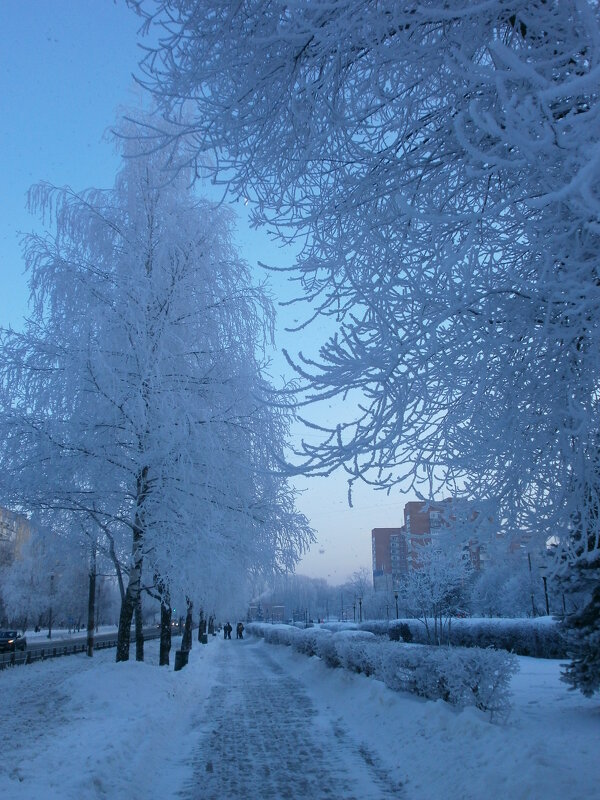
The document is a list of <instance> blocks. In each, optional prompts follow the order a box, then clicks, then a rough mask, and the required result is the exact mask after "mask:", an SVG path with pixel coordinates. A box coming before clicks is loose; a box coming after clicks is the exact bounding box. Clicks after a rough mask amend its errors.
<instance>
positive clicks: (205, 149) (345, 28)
mask: <svg viewBox="0 0 600 800" xmlns="http://www.w3.org/2000/svg"><path fill="white" fill-rule="evenodd" d="M131 5H132V6H133V7H135V8H136V9H137V10H138V11H139V12H140V13H142V14H146V17H147V22H148V25H149V26H152V25H156V26H158V29H159V33H160V40H159V44H158V45H157V46H156V47H155V48H154V50H151V51H150V52H149V53H148V56H147V58H146V59H145V61H144V63H143V67H142V68H143V70H144V72H145V81H146V84H147V86H149V88H150V89H151V90H152V91H153V93H154V95H155V96H156V97H157V98H158V101H159V102H160V103H161V104H162V108H163V112H164V114H165V116H166V117H167V118H169V119H171V120H174V121H177V122H180V123H181V124H180V126H179V127H178V128H177V131H176V133H175V134H173V133H172V132H171V131H167V132H166V133H165V134H163V135H162V137H161V135H160V134H156V132H155V130H154V129H150V128H148V129H147V133H148V138H149V141H150V142H154V140H155V136H158V138H159V139H162V144H166V145H170V146H172V147H173V146H175V145H179V144H180V142H181V139H182V138H183V140H184V142H185V144H184V152H183V153H182V157H181V160H180V163H181V164H189V165H193V166H194V167H195V168H196V169H198V170H200V171H202V170H205V171H211V172H212V174H213V176H216V179H217V180H221V181H223V182H225V183H227V185H228V186H229V188H230V190H231V191H232V192H233V194H234V195H235V196H238V197H243V198H246V199H248V200H249V201H250V202H251V203H253V207H254V220H255V222H256V223H259V224H260V223H262V224H268V225H270V227H271V229H272V230H273V231H275V232H276V233H277V234H279V235H280V236H281V237H283V238H284V239H286V238H293V237H295V236H298V237H302V238H301V239H299V241H301V242H302V248H301V252H300V256H299V258H298V269H299V271H300V272H299V274H300V280H301V285H302V288H303V290H304V296H305V298H306V299H307V300H308V301H310V303H311V305H312V306H316V308H317V310H318V312H319V313H320V314H322V315H327V316H329V317H330V318H331V319H332V320H335V321H336V322H337V325H338V332H337V333H336V334H335V335H334V336H332V337H331V338H330V339H329V340H328V341H326V342H325V343H324V344H323V345H322V347H321V348H320V350H319V354H318V357H317V358H314V357H312V358H311V357H310V354H309V355H308V356H307V357H306V358H305V357H303V356H302V355H300V358H299V359H296V361H297V368H298V370H299V372H300V374H301V375H302V376H303V378H304V379H305V381H306V398H307V400H308V401H311V400H314V399H319V398H321V399H323V398H328V399H330V398H332V397H343V398H345V399H346V403H347V404H348V403H349V402H352V401H353V402H354V404H355V408H356V413H355V416H354V419H353V420H351V421H350V422H348V423H345V424H344V425H340V426H339V427H338V428H337V430H333V431H330V432H327V431H323V438H322V442H321V443H320V444H316V445H315V444H314V443H310V444H309V443H306V444H305V445H304V447H303V450H302V455H303V460H302V468H303V469H313V470H315V471H317V472H322V473H327V472H329V471H330V470H332V469H334V468H335V467H336V466H338V465H340V464H343V465H344V466H345V468H346V469H347V470H348V473H349V476H350V480H355V479H357V478H364V479H365V480H368V481H372V482H374V483H375V484H377V485H379V486H382V487H385V488H389V487H390V486H393V485H396V484H402V485H403V487H404V488H407V487H409V488H414V489H415V490H417V491H418V492H419V493H420V494H421V495H423V496H424V497H425V498H429V497H430V496H431V495H432V493H433V492H435V490H436V489H438V488H440V486H442V485H446V486H447V487H449V488H450V490H451V491H452V492H453V493H455V492H456V491H457V490H460V491H461V492H463V493H464V494H465V495H466V496H467V497H471V498H477V499H489V500H490V501H493V502H495V503H497V505H498V507H499V508H498V511H497V517H496V518H497V519H500V520H502V521H503V523H505V524H506V526H507V528H509V529H510V528H512V529H515V530H516V529H519V530H527V531H528V532H532V533H533V534H535V535H537V536H538V537H540V538H541V540H542V542H543V541H545V539H547V538H548V537H549V536H550V535H557V536H558V537H559V538H560V541H561V546H562V547H563V548H564V550H565V551H566V554H567V557H566V559H565V560H564V561H562V562H561V563H563V564H566V565H570V564H572V563H574V562H577V561H580V560H582V559H583V560H584V561H585V560H589V559H590V558H591V559H594V558H596V557H597V556H596V555H595V554H597V551H598V550H599V549H600V525H599V523H598V519H597V514H596V509H597V507H598V492H599V490H600V479H599V478H600V476H599V471H600V459H599V458H598V452H599V449H598V433H597V431H598V391H597V384H598V376H599V373H600V369H599V367H600V365H599V363H598V358H599V355H598V354H599V352H600V348H599V344H600V342H599V331H600V328H599V326H598V319H599V313H598V306H599V292H600V282H599V280H598V271H599V270H598V252H599V244H600V197H599V195H598V188H597V187H598V185H599V178H600V157H599V155H598V153H599V152H600V149H599V148H600V124H599V122H600V120H599V116H600V94H599V93H598V76H599V74H600V73H599V70H600V11H599V9H598V6H597V4H593V3H589V2H586V0H565V2H549V0H534V1H533V2H529V1H527V2H526V0H516V1H515V2H510V3H508V2H506V0H492V1H491V2H472V0H452V1H451V2H448V3H439V2H437V0H425V2H421V3H418V4H415V3H408V4H399V3H396V2H382V3H379V2H378V3H365V2H362V0H337V2H335V3H331V2H327V0H311V2H299V3H294V4H290V3H287V2H283V0H278V1H275V0H246V2H244V3H241V4H231V3H229V2H227V0H206V2H193V1H192V0H156V1H155V2H152V0H147V2H144V0H141V2H140V1H139V0H131ZM182 113H185V115H186V116H185V117H183V116H182ZM190 114H193V115H194V116H193V118H192V121H189V119H190V117H189V115H190ZM181 152H182V151H181V150H180V153H181ZM312 313H313V311H311V312H310V314H312ZM310 314H309V315H310ZM578 527H579V529H582V530H584V531H585V532H586V538H585V542H586V544H585V548H584V551H585V552H581V551H580V550H578V548H577V546H573V544H574V540H573V536H572V535H571V533H572V531H573V529H577V528H578ZM588 532H589V534H590V535H589V537H588V536H587V533H588Z"/></svg>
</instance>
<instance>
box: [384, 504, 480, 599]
mask: <svg viewBox="0 0 600 800" xmlns="http://www.w3.org/2000/svg"><path fill="white" fill-rule="evenodd" d="M451 503H452V500H451V499H446V500H442V501H441V502H439V503H425V502H423V501H412V502H410V503H406V505H405V506H404V525H402V526H401V527H399V528H373V530H372V531H371V547H372V556H373V586H374V588H375V590H377V591H394V590H395V589H397V588H398V586H399V585H400V584H401V582H402V578H403V576H405V575H406V574H407V573H408V572H410V570H413V569H418V568H419V547H422V546H423V545H425V544H428V543H429V542H430V541H431V539H432V537H434V536H436V534H438V533H441V532H442V531H443V530H444V529H445V530H448V531H450V530H452V528H453V526H454V524H455V519H454V518H453V516H452V513H451V511H450V505H451ZM476 518H477V512H473V515H472V520H475V519H476ZM461 546H462V544H461ZM467 547H468V551H469V557H470V560H471V564H472V565H473V568H474V569H481V566H482V554H481V547H480V546H479V544H478V543H477V542H476V541H474V540H471V541H469V544H468V545H467Z"/></svg>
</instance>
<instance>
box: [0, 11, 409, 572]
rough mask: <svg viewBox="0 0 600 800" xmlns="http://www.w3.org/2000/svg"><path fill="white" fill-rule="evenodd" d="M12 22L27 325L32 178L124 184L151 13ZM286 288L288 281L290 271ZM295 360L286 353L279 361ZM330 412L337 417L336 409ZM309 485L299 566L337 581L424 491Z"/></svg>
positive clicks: (3, 80)
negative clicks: (130, 113) (124, 156)
mask: <svg viewBox="0 0 600 800" xmlns="http://www.w3.org/2000/svg"><path fill="white" fill-rule="evenodd" d="M0 25H1V30H2V32H3V42H2V47H1V48H0V119H2V124H1V125H0V176H1V188H2V191H1V193H0V326H3V327H6V326H9V325H11V326H13V327H16V328H19V327H20V326H21V325H22V320H23V318H24V317H25V315H26V314H27V282H26V276H25V275H24V274H23V269H24V267H23V260H22V257H21V251H20V246H19V231H30V230H32V229H33V228H34V227H35V226H38V225H39V223H38V222H37V221H36V220H34V219H32V218H31V217H30V215H29V214H28V212H27V210H26V208H25V204H26V193H27V189H28V188H29V186H30V185H31V184H33V183H35V182H37V181H39V180H46V181H49V182H51V183H54V184H57V185H61V186H62V185H64V184H68V185H70V186H71V187H72V188H73V189H75V190H81V189H85V188H87V187H90V186H95V187H98V188H109V187H110V186H111V185H112V183H113V180H114V176H115V173H116V172H117V170H118V169H119V160H118V156H117V155H116V153H115V150H114V147H113V145H112V143H111V142H110V139H109V137H107V136H106V132H107V130H108V129H109V128H110V127H111V126H112V125H114V123H115V120H116V119H117V118H118V116H119V114H120V113H122V112H123V110H124V109H125V108H127V107H132V106H135V105H139V102H140V90H139V89H138V88H137V87H136V85H135V83H134V81H133V79H132V73H134V72H136V67H137V61H138V58H139V57H140V50H139V48H138V44H137V43H138V41H139V39H138V36H137V30H138V27H139V20H138V18H137V17H136V16H135V15H134V14H133V13H132V12H130V11H128V9H127V8H126V6H125V0H116V2H113V1H112V0H0ZM239 214H240V222H239V227H238V234H237V240H238V242H239V246H240V249H241V252H242V256H243V257H244V258H245V259H246V260H247V261H248V262H249V263H250V264H251V265H254V264H256V262H257V261H258V260H261V261H266V262H268V263H274V264H278V265H287V264H289V263H290V262H291V260H292V254H291V253H286V252H282V251H281V250H280V249H279V248H275V247H273V246H272V245H271V244H270V243H269V241H268V239H267V237H266V235H264V234H261V233H256V232H252V231H250V230H249V229H248V226H247V224H246V221H245V219H244V209H243V208H240V209H239ZM257 273H258V268H257ZM261 277H263V276H262V274H261ZM274 290H275V292H276V293H277V294H278V296H281V293H282V292H283V291H285V289H284V288H282V283H281V281H277V282H276V283H275V284H274ZM297 316H298V314H297V312H294V314H293V317H290V312H289V311H285V312H281V313H280V324H279V334H278V344H279V345H280V346H281V345H285V346H286V347H288V349H290V350H292V351H294V350H298V349H300V348H302V349H303V350H306V349H307V346H308V347H309V346H310V342H311V340H313V341H315V342H316V341H317V333H318V331H316V330H315V331H314V332H313V333H312V334H307V333H303V334H302V336H301V337H300V336H298V335H296V336H295V338H294V337H291V336H290V335H289V334H285V333H284V331H283V328H284V327H285V324H286V323H287V324H290V323H292V322H293V319H294V318H296V317H297ZM284 369H285V367H284V363H283V360H282V359H281V358H280V357H279V356H278V355H277V354H275V356H274V366H273V372H274V373H275V374H276V375H279V374H281V373H282V372H283V370H284ZM325 413H329V414H333V418H335V414H336V409H335V407H332V408H330V409H325ZM337 413H339V412H337ZM297 485H298V486H299V487H301V488H302V489H304V490H305V491H304V493H303V495H302V497H301V499H300V500H299V502H298V506H299V508H300V509H301V510H302V511H303V512H304V513H305V514H306V515H307V516H308V517H309V519H310V520H311V524H312V526H313V527H314V528H315V529H316V531H317V537H318V543H317V544H316V545H314V546H313V548H312V550H311V552H310V553H309V554H308V555H307V556H306V557H305V559H304V560H303V562H302V563H301V564H300V566H299V568H298V572H300V573H302V574H306V575H310V576H312V577H322V578H327V579H328V581H329V582H330V583H333V584H337V583H341V582H342V581H344V580H346V579H347V578H348V577H349V576H350V575H351V574H352V573H353V572H354V571H355V570H358V569H359V568H360V567H367V568H368V569H371V536H370V532H371V528H373V527H389V526H395V525H400V524H402V521H403V520H402V509H403V507H404V503H405V502H406V500H407V499H414V498H405V497H403V496H400V495H398V494H396V495H395V496H393V497H391V498H386V497H385V495H383V494H382V493H376V492H374V491H373V490H368V489H366V488H362V489H360V487H359V488H358V489H357V490H356V492H355V500H354V508H352V509H350V508H348V504H347V493H346V481H345V478H344V476H343V475H342V474H339V475H334V476H332V477H330V478H318V479H317V478H312V479H309V480H303V481H298V482H297Z"/></svg>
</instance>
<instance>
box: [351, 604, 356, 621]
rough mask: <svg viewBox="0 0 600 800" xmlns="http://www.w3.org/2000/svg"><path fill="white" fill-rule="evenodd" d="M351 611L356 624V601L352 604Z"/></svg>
mask: <svg viewBox="0 0 600 800" xmlns="http://www.w3.org/2000/svg"><path fill="white" fill-rule="evenodd" d="M352 611H353V613H354V622H356V600H355V601H354V602H353V603H352Z"/></svg>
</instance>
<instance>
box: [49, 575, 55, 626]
mask: <svg viewBox="0 0 600 800" xmlns="http://www.w3.org/2000/svg"><path fill="white" fill-rule="evenodd" d="M53 595H54V573H53V572H52V573H50V608H49V609H48V639H51V638H52V597H53Z"/></svg>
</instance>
